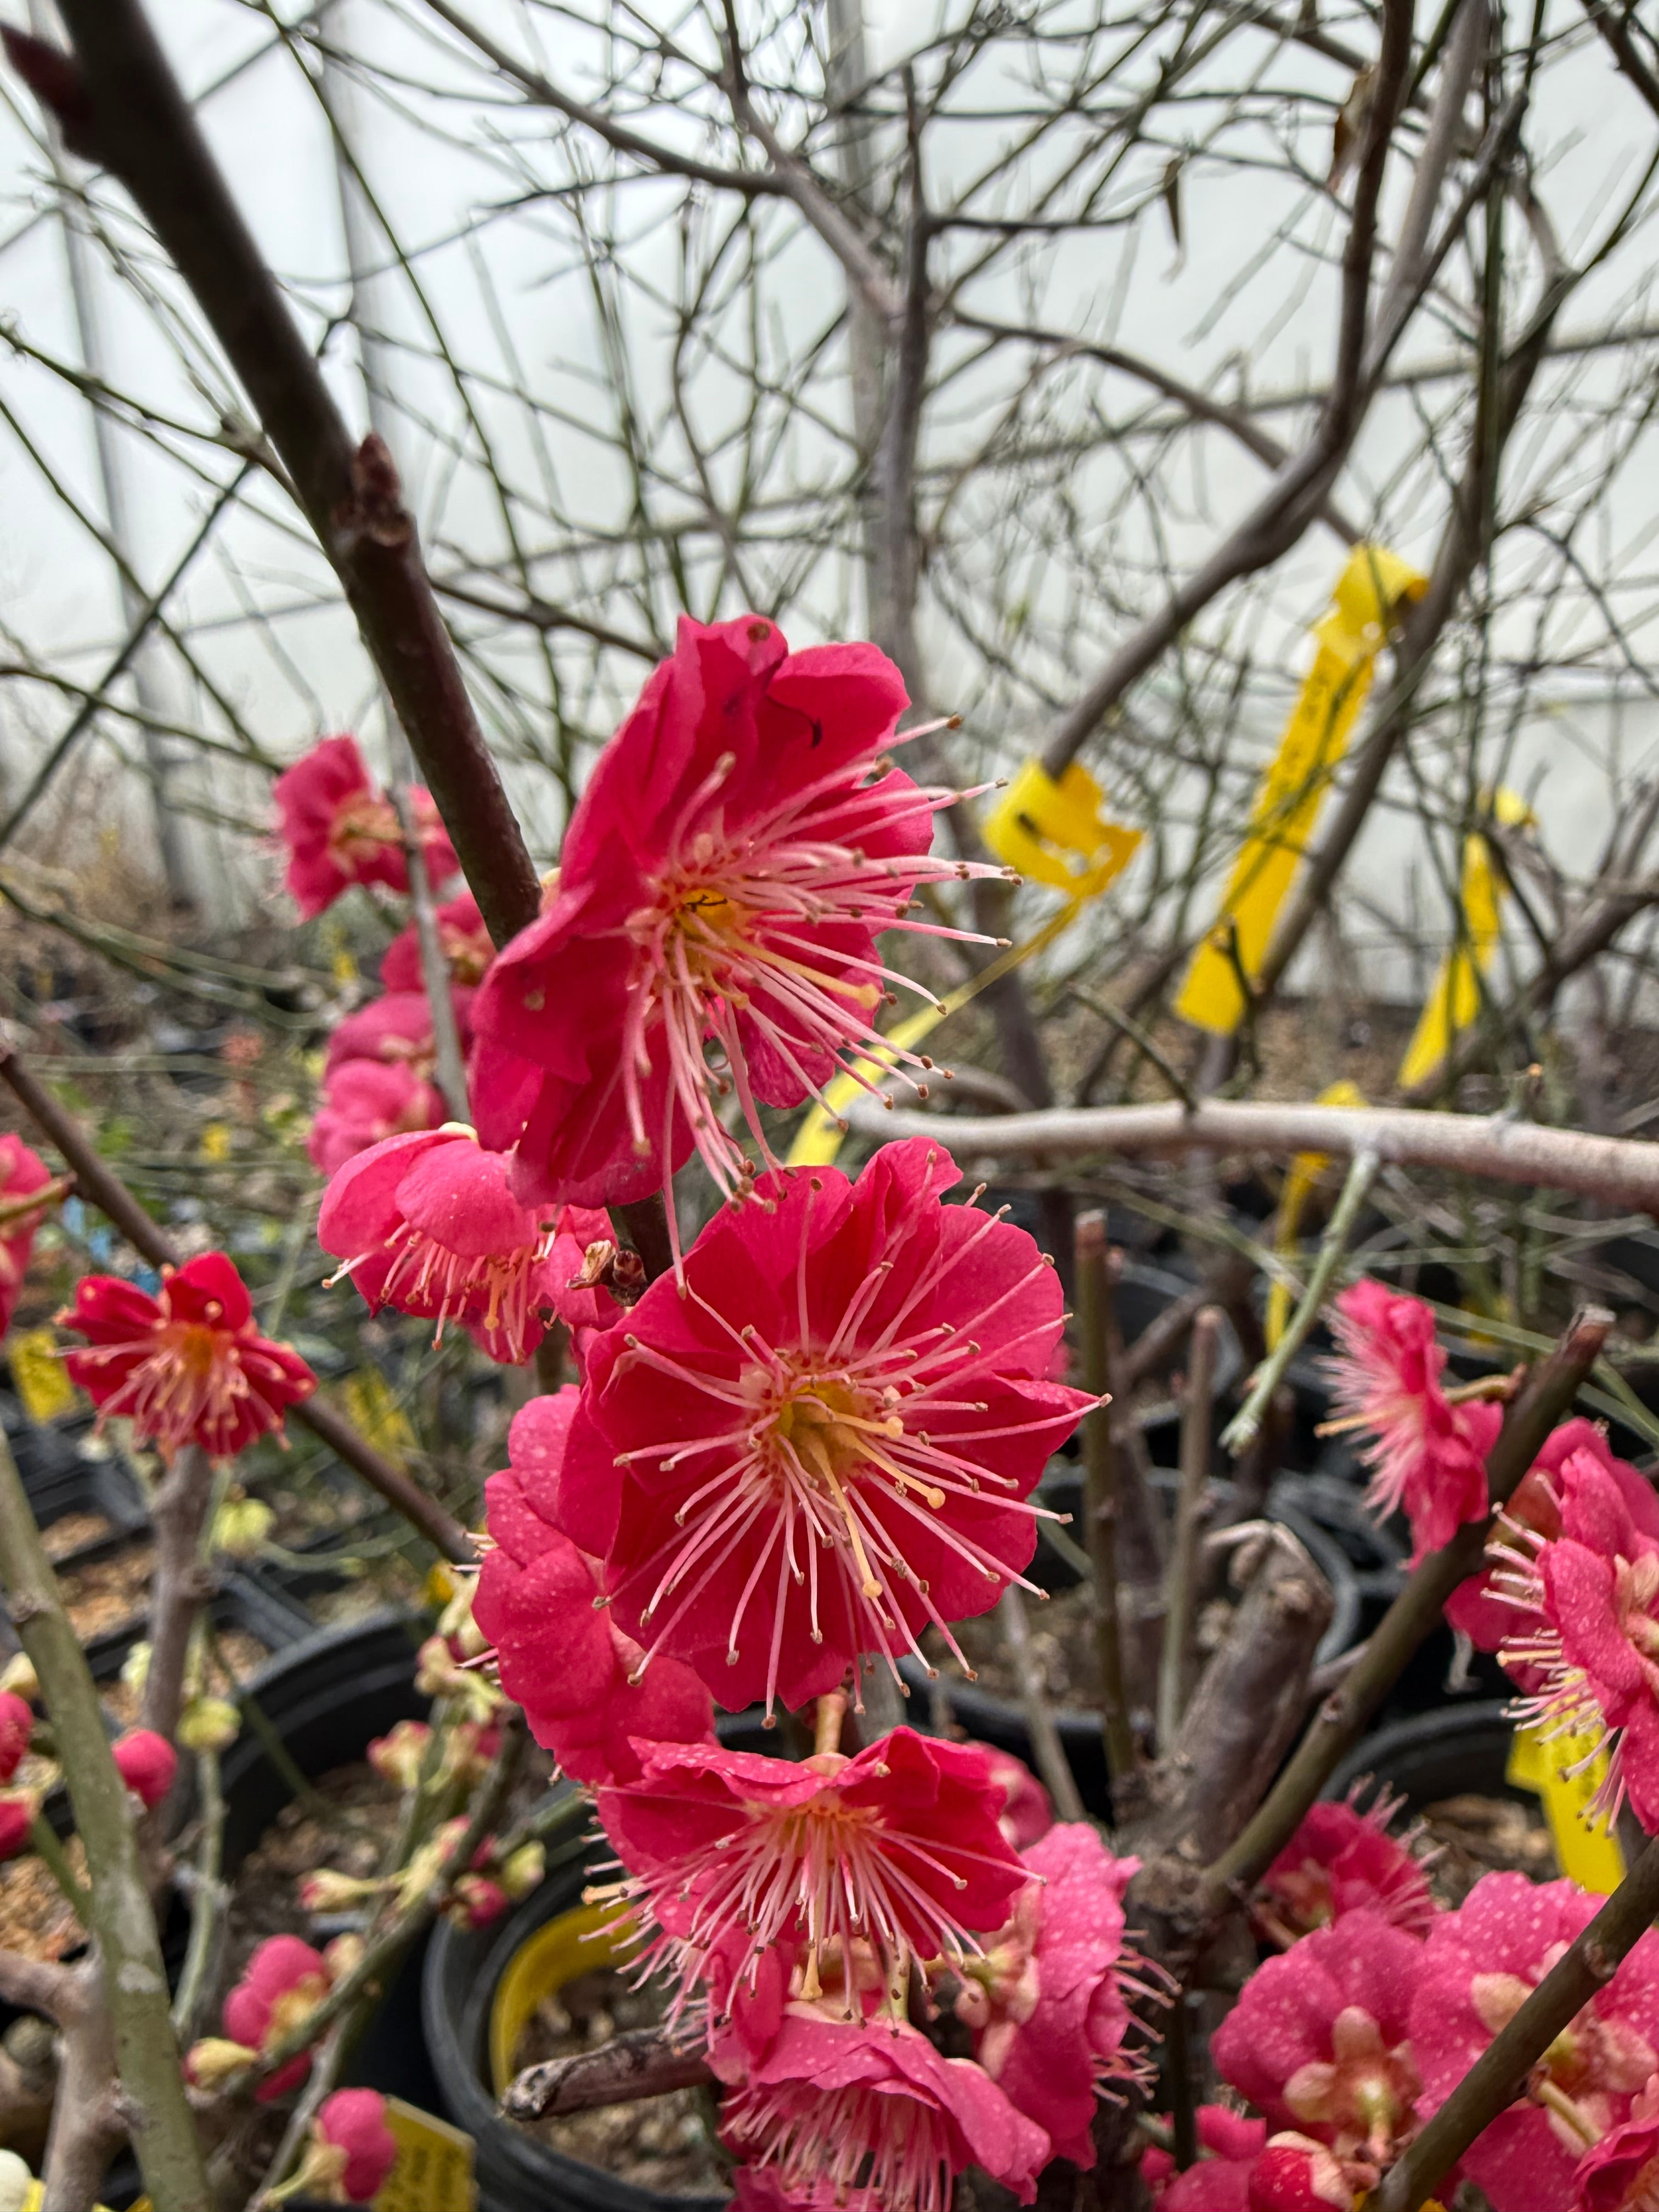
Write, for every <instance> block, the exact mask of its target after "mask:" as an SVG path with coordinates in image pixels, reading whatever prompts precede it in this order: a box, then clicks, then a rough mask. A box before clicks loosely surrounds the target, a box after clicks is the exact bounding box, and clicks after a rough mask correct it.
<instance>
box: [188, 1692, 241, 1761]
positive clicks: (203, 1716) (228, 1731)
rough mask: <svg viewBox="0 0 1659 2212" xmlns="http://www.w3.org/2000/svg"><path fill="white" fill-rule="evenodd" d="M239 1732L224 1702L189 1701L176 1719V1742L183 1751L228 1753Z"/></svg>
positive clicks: (232, 1709) (236, 1716) (230, 1707)
mask: <svg viewBox="0 0 1659 2212" xmlns="http://www.w3.org/2000/svg"><path fill="white" fill-rule="evenodd" d="M241 1729H242V1716H241V1715H240V1712H238V1711H237V1710H236V1708H235V1706H234V1705H232V1704H231V1702H230V1700H229V1699H228V1698H192V1699H191V1701H190V1703H189V1704H188V1705H186V1706H185V1710H184V1711H183V1713H182V1714H181V1715H180V1717H179V1742H180V1743H181V1744H183V1745H184V1747H185V1750H186V1751H228V1750H229V1748H230V1747H231V1745H232V1744H234V1742H235V1741H236V1739H237V1737H238V1736H239V1735H240V1734H241Z"/></svg>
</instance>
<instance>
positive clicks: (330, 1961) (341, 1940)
mask: <svg viewBox="0 0 1659 2212" xmlns="http://www.w3.org/2000/svg"><path fill="white" fill-rule="evenodd" d="M367 1951H368V1944H367V1943H365V1942H364V1941H363V1939H362V1936H351V1935H346V1936H336V1937H335V1938H334V1940H333V1942H331V1943H325V1944H324V1946H323V1962H324V1964H325V1966H327V1968H328V1978H329V1981H330V1983H331V1984H332V1983H335V1982H343V1981H344V1979H345V1978H346V1976H347V1975H348V1974H355V1973H356V1971H357V1969H358V1967H359V1966H362V1963H363V1958H364V1954H366V1953H367Z"/></svg>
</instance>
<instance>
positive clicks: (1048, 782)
mask: <svg viewBox="0 0 1659 2212" xmlns="http://www.w3.org/2000/svg"><path fill="white" fill-rule="evenodd" d="M1102 796H1103V793H1102V792H1101V788H1100V786H1099V785H1098V784H1097V782H1096V781H1095V780H1094V778H1093V776H1091V775H1090V773H1089V771H1088V769H1086V768H1085V767H1084V766H1083V764H1082V763H1081V762H1080V761H1073V762H1072V763H1071V764H1070V765H1069V766H1068V767H1067V768H1066V770H1065V771H1064V773H1063V774H1062V775H1061V776H1060V781H1059V782H1058V783H1056V782H1055V781H1054V779H1053V778H1052V777H1051V776H1050V775H1049V774H1048V770H1047V769H1045V768H1044V767H1043V765H1042V762H1041V761H1036V760H1029V761H1027V762H1026V763H1025V765H1024V768H1023V769H1020V771H1019V773H1018V775H1016V776H1015V777H1014V779H1013V781H1012V783H1010V785H1009V786H1008V788H1007V790H1006V792H1004V793H1003V795H1002V797H1001V799H1000V800H999V801H998V803H997V804H996V805H995V806H994V807H993V808H992V810H991V811H990V812H989V814H987V816H986V817H985V820H984V823H983V824H982V825H981V829H980V835H981V837H982V838H983V839H984V841H985V842H986V843H987V845H988V846H989V847H990V848H991V850H992V851H993V852H994V854H996V856H997V858H998V859H999V860H1006V862H1007V863H1008V866H1010V867H1011V868H1018V870H1019V872H1020V873H1021V875H1023V876H1029V877H1030V878H1031V880H1032V881H1033V882H1034V883H1039V884H1048V885H1049V887H1050V888H1051V889H1052V890H1057V891H1064V892H1065V893H1066V896H1067V897H1069V898H1073V899H1086V898H1097V897H1098V896H1099V895H1100V893H1101V892H1102V891H1103V890H1105V888H1106V886H1107V885H1108V884H1109V883H1110V882H1112V880H1113V879H1114V878H1115V877H1116V876H1119V875H1121V873H1122V872H1123V870H1124V869H1125V868H1126V867H1127V866H1128V863H1129V861H1130V860H1131V859H1132V858H1133V854H1134V852H1135V848H1136V847H1137V846H1138V845H1139V843H1140V842H1141V839H1142V837H1143V836H1145V834H1146V833H1145V831H1144V830H1140V829H1125V827H1124V826H1123V824H1122V823H1121V822H1109V821H1107V819H1106V818H1105V817H1104V816H1103V814H1102V813H1101V811H1100V805H1101V799H1102ZM1074 863H1075V864H1076V865H1074Z"/></svg>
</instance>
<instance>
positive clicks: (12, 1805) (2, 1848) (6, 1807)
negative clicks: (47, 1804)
mask: <svg viewBox="0 0 1659 2212" xmlns="http://www.w3.org/2000/svg"><path fill="white" fill-rule="evenodd" d="M39 1810H40V1799H39V1798H38V1797H36V1796H35V1794H34V1792H33V1790H12V1791H9V1792H8V1793H7V1795H6V1796H3V1797H0V1860H4V1859H15V1857H17V1856H18V1854H19V1853H20V1852H21V1851H26V1850H27V1849H28V1847H29V1830H30V1829H31V1828H32V1827H33V1825H34V1816H35V1814H36V1813H37V1812H38V1811H39Z"/></svg>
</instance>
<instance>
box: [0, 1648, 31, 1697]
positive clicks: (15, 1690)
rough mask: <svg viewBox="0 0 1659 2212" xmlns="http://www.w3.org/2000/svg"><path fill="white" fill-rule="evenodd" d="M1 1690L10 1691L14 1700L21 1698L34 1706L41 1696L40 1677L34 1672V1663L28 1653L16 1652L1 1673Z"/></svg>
mask: <svg viewBox="0 0 1659 2212" xmlns="http://www.w3.org/2000/svg"><path fill="white" fill-rule="evenodd" d="M0 1690H9V1691H10V1692H11V1694H12V1696H13V1697H14V1698H21V1699H24V1701H25V1702H26V1703H27V1704H28V1705H33V1703H34V1701H35V1699H37V1698H38V1697H39V1696H40V1676H39V1675H38V1674H36V1673H35V1671H34V1662H33V1659H31V1658H30V1657H29V1655H28V1653H27V1651H17V1652H14V1653H13V1655H12V1656H11V1657H10V1658H9V1659H8V1660H7V1662H6V1664H5V1668H4V1670H3V1671H0Z"/></svg>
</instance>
